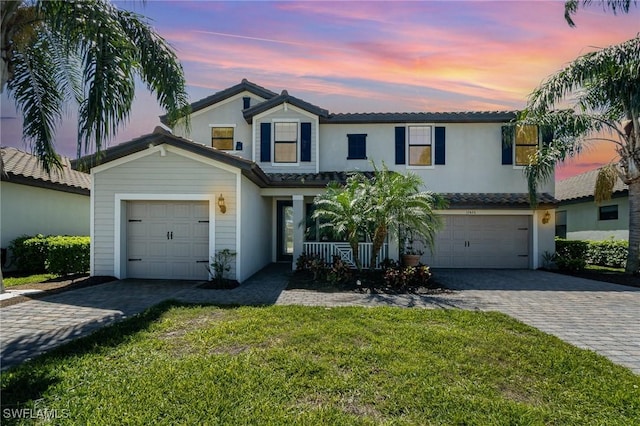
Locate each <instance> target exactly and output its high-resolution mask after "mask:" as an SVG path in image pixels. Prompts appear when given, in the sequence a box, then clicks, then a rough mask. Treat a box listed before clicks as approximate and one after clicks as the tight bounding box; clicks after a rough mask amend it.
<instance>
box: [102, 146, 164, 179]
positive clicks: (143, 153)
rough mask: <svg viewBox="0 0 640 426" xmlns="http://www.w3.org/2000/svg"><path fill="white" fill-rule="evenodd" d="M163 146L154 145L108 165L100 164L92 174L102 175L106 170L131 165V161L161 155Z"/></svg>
mask: <svg viewBox="0 0 640 426" xmlns="http://www.w3.org/2000/svg"><path fill="white" fill-rule="evenodd" d="M162 145H165V144H162ZM162 145H155V146H153V145H152V146H151V147H149V148H147V149H144V150H141V151H139V152H134V153H133V154H128V155H125V156H124V157H121V158H118V159H116V160H113V161H109V162H108V163H104V164H100V165H98V166H96V167H93V168H91V173H92V174H93V173H94V172H95V173H100V172H103V171H105V170H109V169H111V168H113V167H118V166H121V165H123V164H126V163H129V162H131V161H135V160H139V159H141V158H144V157H148V156H150V155H153V154H155V153H161V151H162V148H161V146H162ZM165 150H166V148H165Z"/></svg>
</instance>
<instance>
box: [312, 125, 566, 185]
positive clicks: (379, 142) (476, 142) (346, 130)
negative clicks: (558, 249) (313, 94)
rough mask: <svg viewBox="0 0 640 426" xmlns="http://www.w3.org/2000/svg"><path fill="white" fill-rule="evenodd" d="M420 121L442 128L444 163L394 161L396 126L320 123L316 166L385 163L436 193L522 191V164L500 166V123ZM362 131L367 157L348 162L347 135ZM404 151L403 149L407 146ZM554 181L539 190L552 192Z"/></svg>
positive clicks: (359, 166) (339, 167)
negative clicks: (414, 176)
mask: <svg viewBox="0 0 640 426" xmlns="http://www.w3.org/2000/svg"><path fill="white" fill-rule="evenodd" d="M422 124H424V125H430V126H433V127H435V126H438V127H445V128H446V138H445V139H446V159H445V160H446V163H445V164H444V165H433V166H429V167H415V166H409V165H405V164H402V165H397V164H395V127H397V126H404V125H405V124H403V123H397V124H393V123H392V124H321V125H320V170H321V171H334V170H371V164H370V161H371V160H373V161H375V163H376V164H377V165H378V166H379V165H380V164H382V162H383V161H384V162H385V164H386V165H387V166H388V167H389V169H391V170H396V171H401V172H405V171H411V172H413V173H416V174H418V175H420V176H421V177H422V178H423V180H424V182H425V184H426V187H427V188H428V189H429V190H432V191H436V192H471V193H481V192H503V193H508V192H518V193H526V192H527V183H526V180H525V178H524V176H523V174H522V168H521V167H516V166H513V165H502V133H501V127H502V124H501V123H454V124H433V123H422ZM351 133H365V134H367V159H366V160H347V134H351ZM407 152H408V150H407ZM554 188H555V184H554V182H553V179H551V180H549V182H547V183H545V184H543V185H541V187H540V192H549V193H553V192H554Z"/></svg>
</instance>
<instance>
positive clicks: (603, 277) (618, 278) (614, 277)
mask: <svg viewBox="0 0 640 426" xmlns="http://www.w3.org/2000/svg"><path fill="white" fill-rule="evenodd" d="M550 272H556V273H558V274H563V275H571V276H572V277H579V278H586V279H588V280H594V281H603V282H607V283H611V284H621V285H628V286H631V287H639V288H640V275H637V274H636V275H626V274H622V273H620V272H604V271H583V272H576V273H568V272H561V271H558V270H553V271H550Z"/></svg>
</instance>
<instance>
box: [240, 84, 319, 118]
mask: <svg viewBox="0 0 640 426" xmlns="http://www.w3.org/2000/svg"><path fill="white" fill-rule="evenodd" d="M285 102H286V103H288V104H291V105H294V106H296V107H298V108H301V109H303V110H305V111H308V112H310V113H312V114H315V115H317V116H319V117H328V116H329V111H327V110H326V109H323V108H320V107H319V106H316V105H313V104H310V103H309V102H307V101H303V100H302V99H300V98H296V97H295V96H291V95H290V94H289V92H287V91H286V90H283V91H282V93H281V94H280V95H278V96H276V97H273V98H271V99H269V100H267V101H264V102H261V103H259V104H257V105H254V106H252V107H251V108H247V109H245V110H244V111H243V112H242V113H243V114H244V118H245V120H247V122H248V123H251V120H252V119H253V117H254V116H255V115H257V114H260V113H261V112H264V111H267V110H270V109H271V108H273V107H275V106H277V105H280V104H283V103H285Z"/></svg>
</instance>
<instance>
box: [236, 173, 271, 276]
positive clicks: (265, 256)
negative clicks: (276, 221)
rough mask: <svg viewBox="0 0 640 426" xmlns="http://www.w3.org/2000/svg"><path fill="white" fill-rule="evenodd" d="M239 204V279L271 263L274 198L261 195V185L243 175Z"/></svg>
mask: <svg viewBox="0 0 640 426" xmlns="http://www.w3.org/2000/svg"><path fill="white" fill-rule="evenodd" d="M241 185H242V191H241V192H242V195H241V207H240V217H241V221H240V231H239V232H240V241H241V247H242V249H241V252H240V256H241V257H242V259H241V272H240V281H243V280H245V279H247V278H249V277H250V276H251V275H253V274H255V273H256V272H258V271H259V270H260V269H262V268H263V267H265V266H266V265H267V264H269V263H270V262H271V238H272V229H271V224H272V221H271V198H270V197H262V196H261V195H260V188H258V187H257V186H256V185H255V184H253V182H251V181H249V179H247V178H246V177H244V176H243V177H242V184H241Z"/></svg>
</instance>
